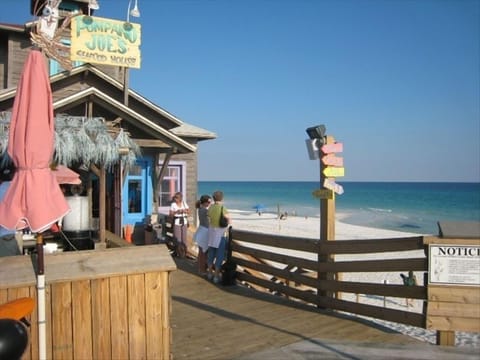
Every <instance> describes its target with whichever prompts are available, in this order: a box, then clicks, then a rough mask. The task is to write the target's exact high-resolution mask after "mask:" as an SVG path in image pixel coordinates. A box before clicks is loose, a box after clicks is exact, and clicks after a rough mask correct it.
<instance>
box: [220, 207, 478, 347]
mask: <svg viewBox="0 0 480 360" xmlns="http://www.w3.org/2000/svg"><path fill="white" fill-rule="evenodd" d="M229 211H230V215H231V217H232V227H233V228H234V229H239V230H248V231H253V232H261V233H268V234H277V235H282V236H296V237H302V238H313V239H318V238H319V237H320V220H319V218H314V217H307V218H305V217H297V216H288V217H287V218H286V219H284V220H280V219H278V216H277V214H272V213H262V214H261V215H259V214H257V213H255V212H248V211H239V210H229ZM341 220H342V215H341V214H337V220H336V222H335V234H336V240H355V239H385V238H395V237H409V236H419V234H415V233H407V232H400V231H392V230H384V229H376V228H370V227H364V226H356V225H350V224H346V223H344V222H342V221H341ZM295 256H298V255H297V254H295ZM354 256H355V258H357V259H358V255H354ZM381 256H382V258H386V257H389V258H395V257H396V256H398V254H395V253H383V254H382V255H381ZM400 256H401V257H404V256H405V252H403V254H401V255H400ZM408 256H411V257H423V250H417V251H412V252H408ZM352 257H353V256H352V255H349V256H347V255H342V256H338V257H337V258H336V259H337V260H339V261H342V260H347V259H348V258H352ZM375 257H376V255H375V254H371V255H365V256H363V257H362V258H363V259H367V258H370V259H374V258H375ZM415 275H416V277H417V279H423V274H422V273H420V272H416V273H415ZM343 280H345V281H360V282H372V283H383V282H388V283H390V284H402V283H403V282H402V279H401V277H400V274H399V273H388V272H385V273H378V272H377V273H362V274H358V273H356V274H353V273H348V274H344V276H343ZM342 298H343V299H345V300H349V301H357V300H358V301H360V302H361V303H365V304H372V305H373V304H374V305H377V306H384V304H385V306H387V307H390V308H396V309H401V310H407V307H408V310H409V311H413V312H421V311H422V305H423V304H422V301H420V300H413V301H412V303H409V304H408V305H407V304H406V301H405V299H401V298H390V297H389V298H386V299H384V298H383V297H381V296H364V295H360V296H359V297H358V298H357V296H355V294H347V293H345V294H343V295H342ZM370 320H372V319H370ZM374 321H375V322H377V323H380V324H382V325H384V326H387V327H389V328H392V329H394V330H396V331H399V332H402V333H404V334H407V335H410V336H412V337H415V338H419V339H421V340H423V341H426V342H429V343H432V344H435V341H436V332H435V331H429V330H425V329H422V328H416V327H412V326H407V325H402V324H397V323H391V322H386V321H382V320H374ZM456 345H457V346H470V347H475V348H480V334H479V333H464V332H457V333H456Z"/></svg>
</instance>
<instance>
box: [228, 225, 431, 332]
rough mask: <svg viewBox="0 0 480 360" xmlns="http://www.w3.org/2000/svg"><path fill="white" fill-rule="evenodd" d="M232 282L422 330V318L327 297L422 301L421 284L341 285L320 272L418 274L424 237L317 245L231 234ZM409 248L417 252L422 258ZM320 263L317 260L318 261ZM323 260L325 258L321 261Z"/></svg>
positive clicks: (422, 267) (423, 268) (238, 232)
mask: <svg viewBox="0 0 480 360" xmlns="http://www.w3.org/2000/svg"><path fill="white" fill-rule="evenodd" d="M232 238H233V244H232V249H233V255H232V256H233V260H234V261H235V262H236V263H237V265H238V270H237V271H238V274H237V278H238V280H239V281H242V282H244V283H245V284H248V285H250V286H252V287H254V288H256V289H262V288H263V289H264V291H268V292H273V293H275V294H278V295H282V296H286V297H292V298H296V299H299V300H302V301H304V302H307V303H311V304H313V305H316V306H319V307H325V308H329V309H333V310H339V311H347V312H351V313H355V314H358V315H364V316H370V317H375V318H378V319H382V320H388V321H394V322H399V323H403V324H408V325H413V326H419V327H425V314H423V313H413V312H410V311H403V310H396V309H390V308H385V307H381V306H374V305H367V304H360V303H357V302H354V301H347V300H341V299H338V298H335V297H334V296H329V295H330V294H334V293H353V294H364V295H366V296H389V297H397V298H405V299H420V300H426V299H427V289H426V286H422V285H420V286H405V285H400V284H385V283H364V282H352V281H340V277H336V276H329V277H323V278H322V277H321V276H319V274H339V273H356V272H361V273H365V272H371V273H376V272H396V271H399V272H400V271H404V272H407V273H408V272H409V271H420V272H425V271H427V269H428V261H427V258H426V256H425V252H424V250H425V249H424V244H423V237H421V236H415V237H408V238H394V239H372V240H342V241H319V240H315V239H306V238H300V239H299V238H295V237H286V236H275V235H271V234H260V233H253V232H249V231H242V230H235V229H233V230H232ZM412 250H422V251H421V252H420V254H421V256H422V257H418V256H420V255H419V254H418V251H416V252H415V254H416V255H412V254H411V253H409V252H411V251H412ZM387 252H388V253H392V252H395V253H396V254H398V253H402V255H397V257H398V256H401V258H395V259H390V258H389V259H387V258H384V259H375V260H369V259H368V260H366V259H361V256H359V259H358V260H348V261H329V257H330V256H333V257H335V255H340V254H342V255H345V254H347V255H350V254H359V255H362V254H365V255H369V254H376V253H387ZM319 259H320V261H319ZM322 259H324V260H322Z"/></svg>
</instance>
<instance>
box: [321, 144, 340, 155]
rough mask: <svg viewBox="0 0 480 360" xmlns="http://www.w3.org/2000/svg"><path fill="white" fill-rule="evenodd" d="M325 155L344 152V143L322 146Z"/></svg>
mask: <svg viewBox="0 0 480 360" xmlns="http://www.w3.org/2000/svg"><path fill="white" fill-rule="evenodd" d="M322 152H323V153H324V154H330V153H339V152H343V143H333V144H326V145H323V146H322Z"/></svg>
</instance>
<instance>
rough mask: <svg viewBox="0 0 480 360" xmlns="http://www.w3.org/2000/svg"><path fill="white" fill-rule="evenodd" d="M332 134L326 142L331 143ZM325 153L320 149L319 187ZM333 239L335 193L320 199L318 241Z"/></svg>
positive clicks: (321, 179)
mask: <svg viewBox="0 0 480 360" xmlns="http://www.w3.org/2000/svg"><path fill="white" fill-rule="evenodd" d="M334 142H335V139H334V138H333V136H327V142H326V143H327V144H333V143H334ZM323 156H325V154H324V153H323V152H322V151H320V187H323V182H324V181H325V178H326V177H325V175H324V174H323V171H324V170H325V167H326V166H325V165H324V164H323V162H322V157H323ZM327 240H335V193H333V196H332V198H331V199H320V241H327Z"/></svg>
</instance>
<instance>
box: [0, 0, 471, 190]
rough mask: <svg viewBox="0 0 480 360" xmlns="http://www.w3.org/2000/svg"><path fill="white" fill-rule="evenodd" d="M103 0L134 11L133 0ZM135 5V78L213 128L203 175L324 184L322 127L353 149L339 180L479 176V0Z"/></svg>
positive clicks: (112, 9)
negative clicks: (314, 147) (317, 129)
mask: <svg viewBox="0 0 480 360" xmlns="http://www.w3.org/2000/svg"><path fill="white" fill-rule="evenodd" d="M98 2H99V4H100V6H101V8H100V10H98V11H97V12H96V13H95V15H96V16H101V17H110V18H115V19H125V18H126V14H127V8H128V1H127V0H98ZM2 5H3V9H2V12H1V14H0V22H9V23H23V22H25V21H28V20H31V19H32V16H31V15H30V14H29V1H28V0H2ZM138 5H139V9H140V12H141V17H140V18H139V19H134V20H135V22H138V23H140V24H141V25H142V46H141V51H142V67H141V69H139V70H137V69H132V70H131V72H130V73H131V80H130V84H131V87H132V88H134V89H135V90H136V91H138V92H140V93H141V94H143V95H144V96H145V97H147V98H148V99H149V100H151V101H153V102H155V103H156V104H158V105H159V106H161V107H162V108H164V109H166V110H168V111H169V112H171V113H173V114H174V115H176V116H177V117H179V118H180V119H182V120H183V121H185V122H187V123H190V124H193V125H195V126H199V127H202V128H205V129H208V130H210V131H213V132H215V133H217V135H218V139H216V140H213V141H205V142H201V143H200V146H199V150H198V157H199V179H200V180H310V181H315V180H318V177H319V164H318V161H312V160H309V159H308V155H307V150H306V146H305V138H307V135H306V133H305V129H306V128H308V127H310V126H314V125H318V124H325V126H326V128H327V133H328V134H329V135H333V136H334V137H335V138H336V140H337V141H339V142H342V143H343V144H344V153H343V154H342V156H343V157H344V160H345V177H344V178H338V179H337V182H339V183H341V182H342V181H475V182H479V181H480V20H479V19H480V1H478V0H451V1H448V0H330V1H322V0H243V1H240V0H138ZM7 9H8V10H7ZM131 20H133V18H132V19H131Z"/></svg>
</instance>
